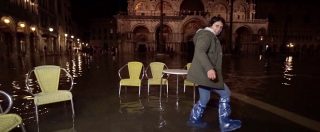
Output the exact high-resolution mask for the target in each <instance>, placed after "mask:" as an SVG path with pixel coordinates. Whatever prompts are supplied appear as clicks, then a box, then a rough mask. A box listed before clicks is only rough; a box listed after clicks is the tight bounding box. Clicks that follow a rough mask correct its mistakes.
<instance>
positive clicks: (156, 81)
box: [145, 62, 169, 95]
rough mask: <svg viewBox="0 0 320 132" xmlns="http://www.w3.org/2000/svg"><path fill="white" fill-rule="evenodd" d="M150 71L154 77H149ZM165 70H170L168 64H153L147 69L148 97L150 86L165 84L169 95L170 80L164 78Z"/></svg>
mask: <svg viewBox="0 0 320 132" xmlns="http://www.w3.org/2000/svg"><path fill="white" fill-rule="evenodd" d="M149 69H150V72H151V76H152V77H151V76H148V71H149ZM164 69H168V67H167V66H166V64H164V63H162V62H151V63H150V64H149V66H148V67H147V68H146V70H145V75H146V77H147V78H148V95H149V91H150V85H162V84H165V85H166V86H167V94H168V89H169V84H168V80H167V79H164V78H162V77H163V74H162V71H163V70H164ZM161 80H162V82H161ZM160 92H161V91H160Z"/></svg>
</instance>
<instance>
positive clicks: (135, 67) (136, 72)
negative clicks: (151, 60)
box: [118, 61, 144, 97]
mask: <svg viewBox="0 0 320 132" xmlns="http://www.w3.org/2000/svg"><path fill="white" fill-rule="evenodd" d="M125 67H128V69H127V70H128V73H129V77H128V78H122V76H121V72H122V70H123V69H124V68H125ZM143 71H144V66H143V64H142V63H141V62H138V61H131V62H128V63H127V64H125V65H123V66H122V67H121V68H120V69H119V71H118V75H119V78H120V83H119V96H120V94H121V87H122V86H136V87H139V97H140V95H141V80H142V78H143V77H144V72H143ZM141 74H142V76H141Z"/></svg>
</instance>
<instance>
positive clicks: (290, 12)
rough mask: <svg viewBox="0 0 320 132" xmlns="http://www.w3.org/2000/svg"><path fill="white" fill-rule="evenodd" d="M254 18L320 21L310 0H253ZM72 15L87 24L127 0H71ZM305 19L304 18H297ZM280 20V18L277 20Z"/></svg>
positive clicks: (120, 7) (124, 6)
mask: <svg viewBox="0 0 320 132" xmlns="http://www.w3.org/2000/svg"><path fill="white" fill-rule="evenodd" d="M255 2H256V18H257V19H265V18H269V22H271V23H272V22H277V18H280V19H281V18H284V17H288V16H289V17H291V19H292V20H296V19H298V20H297V21H300V22H304V21H308V19H309V20H317V21H320V20H319V19H320V15H319V13H317V12H318V11H317V6H316V4H314V2H312V0H255ZM71 4H72V5H71V6H72V15H73V17H74V19H75V20H76V22H77V23H78V24H80V25H82V24H87V23H88V20H90V19H92V18H108V17H111V16H113V15H115V14H117V13H118V12H119V11H123V12H125V11H127V0H71ZM299 19H306V20H299ZM278 21H281V20H278Z"/></svg>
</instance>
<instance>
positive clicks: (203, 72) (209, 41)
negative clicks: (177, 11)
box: [187, 29, 224, 89]
mask: <svg viewBox="0 0 320 132" xmlns="http://www.w3.org/2000/svg"><path fill="white" fill-rule="evenodd" d="M193 43H194V44H195V51H194V56H193V59H192V64H191V67H190V69H189V70H188V75H187V80H189V81H191V82H193V83H195V84H197V85H203V86H207V87H211V88H216V89H224V88H223V84H224V82H223V77H222V48H221V45H220V41H219V39H218V38H217V36H216V35H214V34H213V33H212V32H211V31H209V30H206V29H201V30H199V31H197V33H196V34H195V36H194V38H193ZM210 69H214V70H215V71H216V79H215V80H210V79H209V78H208V75H207V72H208V71H209V70H210Z"/></svg>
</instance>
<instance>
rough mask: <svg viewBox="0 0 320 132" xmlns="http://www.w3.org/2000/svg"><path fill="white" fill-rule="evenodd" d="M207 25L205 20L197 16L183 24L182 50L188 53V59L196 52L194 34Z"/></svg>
mask: <svg viewBox="0 0 320 132" xmlns="http://www.w3.org/2000/svg"><path fill="white" fill-rule="evenodd" d="M205 26H206V24H205V23H204V21H203V20H201V19H197V18H192V19H189V20H188V21H186V22H184V24H183V25H182V34H183V36H182V39H183V40H182V45H181V51H182V52H183V53H185V54H186V55H187V59H188V61H191V59H192V57H193V53H194V44H193V36H194V35H195V33H196V32H197V31H198V30H199V29H201V28H204V27H205Z"/></svg>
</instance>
